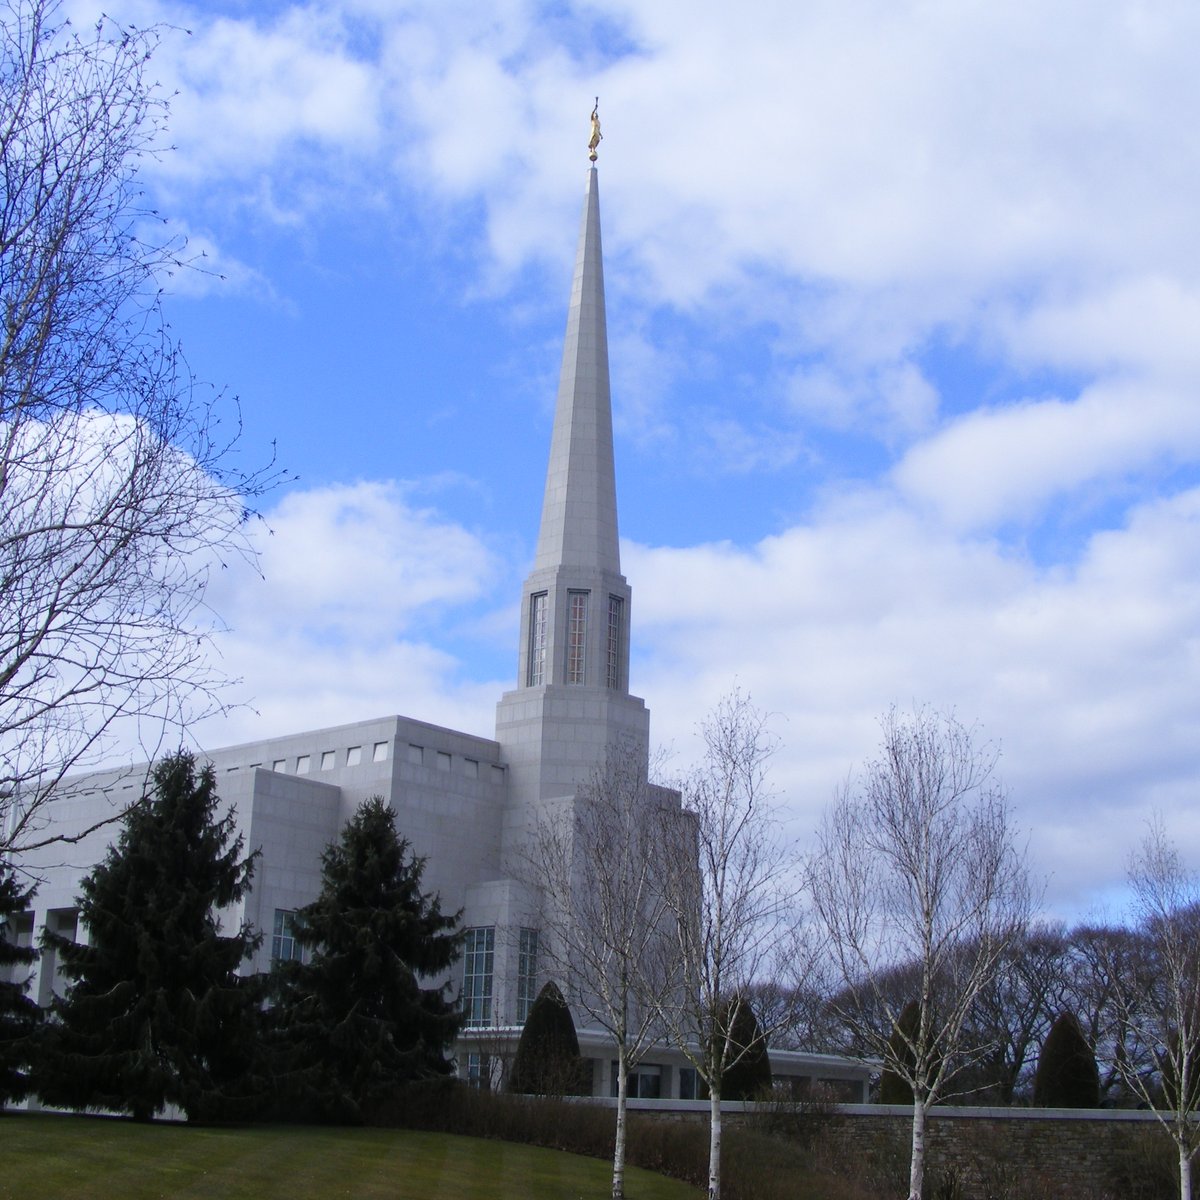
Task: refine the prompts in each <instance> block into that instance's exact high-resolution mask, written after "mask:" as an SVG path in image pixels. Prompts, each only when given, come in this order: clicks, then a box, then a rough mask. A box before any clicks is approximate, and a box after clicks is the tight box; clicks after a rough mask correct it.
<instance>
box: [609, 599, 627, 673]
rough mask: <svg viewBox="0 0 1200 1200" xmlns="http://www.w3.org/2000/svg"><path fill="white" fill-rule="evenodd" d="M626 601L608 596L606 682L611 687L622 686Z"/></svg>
mask: <svg viewBox="0 0 1200 1200" xmlns="http://www.w3.org/2000/svg"><path fill="white" fill-rule="evenodd" d="M623 608H624V601H623V600H622V599H621V597H620V596H609V598H608V654H607V656H606V658H607V667H606V672H605V673H606V676H607V679H606V683H607V685H608V686H609V687H610V688H619V687H620V686H621V618H622V616H623V615H624V614H623V612H622V610H623Z"/></svg>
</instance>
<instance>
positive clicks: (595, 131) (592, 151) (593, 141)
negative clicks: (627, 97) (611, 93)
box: [588, 96, 604, 162]
mask: <svg viewBox="0 0 1200 1200" xmlns="http://www.w3.org/2000/svg"><path fill="white" fill-rule="evenodd" d="M603 137H604V134H602V133H601V132H600V97H599V96H597V97H596V103H595V104H594V105H593V106H592V136H591V137H590V138H589V139H588V152H589V153H588V158H590V159H591V160H592V162H595V161H596V147H597V146H599V145H600V139H601V138H603Z"/></svg>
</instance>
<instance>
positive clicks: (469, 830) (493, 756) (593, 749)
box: [18, 165, 868, 1101]
mask: <svg viewBox="0 0 1200 1200" xmlns="http://www.w3.org/2000/svg"><path fill="white" fill-rule="evenodd" d="M632 615H633V614H632V594H631V591H630V587H629V585H628V583H627V582H626V580H625V577H624V576H623V575H622V574H621V562H620V550H619V545H618V533H617V500H616V482H615V472H614V465H613V435H612V416H611V403H610V393H609V373H608V340H607V333H606V325H605V305H604V273H603V262H602V252H601V241H600V207H599V190H598V179H597V171H596V168H595V166H594V165H593V166H592V167H591V168H590V169H589V170H588V173H587V188H586V199H585V203H584V210H583V220H582V228H581V231H580V237H579V248H578V256H577V260H576V264H575V273H574V282H573V286H572V291H571V301H570V309H569V314H568V318H567V330H566V341H565V346H564V351H563V363H562V373H561V377H560V382H559V390H558V402H557V409H556V412H555V418H554V429H553V435H552V440H551V445H550V456H549V466H548V470H547V474H546V487H545V499H544V503H543V508H542V517H541V530H540V534H539V537H538V543H537V554H536V558H535V560H534V563H533V568H532V570H531V572H530V574H529V576H528V578H527V579H526V581H525V584H524V591H523V594H522V601H521V618H520V636H519V655H518V665H517V678H516V686H515V687H514V688H513V690H511V691H508V692H505V693H504V695H503V696H501V698H500V700H499V703H498V704H497V709H496V728H495V735H494V737H492V738H485V737H479V736H476V735H474V734H470V733H463V732H461V731H459V730H455V729H446V728H443V727H440V726H437V725H432V724H429V723H427V722H424V721H421V720H418V719H415V718H412V717H403V716H384V717H378V718H376V719H373V720H366V721H359V722H356V723H353V724H348V725H339V726H334V727H331V728H327V729H317V730H311V731H307V732H301V733H294V734H288V735H286V736H283V737H274V738H269V739H265V740H263V741H259V742H252V743H248V744H245V745H240V746H231V747H228V748H225V749H220V750H215V751H212V752H210V753H208V754H207V755H206V756H205V757H206V758H207V759H208V760H209V761H211V762H212V764H213V766H214V768H215V770H216V773H217V783H218V791H219V793H220V796H221V798H222V800H223V801H224V802H225V803H226V804H228V805H229V806H230V808H231V809H233V810H234V811H235V813H236V814H237V821H238V827H239V830H240V832H241V833H242V835H243V837H244V839H245V847H246V849H247V851H249V850H259V851H261V858H260V860H259V863H258V866H257V868H256V871H255V875H254V886H253V891H252V892H251V893H250V894H249V895H248V896H247V897H246V899H245V900H244V902H243V904H242V906H241V909H240V910H239V911H238V912H234V913H230V914H228V918H229V921H230V922H231V924H236V923H237V922H239V921H241V920H246V921H248V922H249V923H251V924H252V925H254V926H255V927H257V928H258V929H259V930H261V931H262V933H263V935H264V936H263V940H262V944H261V946H260V948H259V950H258V952H257V954H256V956H255V957H254V959H253V960H252V961H251V962H249V963H248V964H247V966H246V968H245V969H246V970H247V971H265V970H267V969H269V967H270V965H271V960H272V959H275V958H287V957H291V956H293V955H295V954H297V953H299V947H298V946H297V945H296V944H295V942H294V941H293V936H292V935H293V932H294V925H293V919H294V914H295V911H296V910H297V909H298V908H301V907H302V906H303V905H305V904H307V903H309V902H310V901H312V900H313V899H315V897H316V895H317V892H318V890H319V888H320V881H321V853H322V851H323V850H324V848H325V847H326V846H327V845H328V844H329V843H330V842H333V841H335V840H337V838H338V836H339V833H340V830H341V827H342V826H343V824H344V823H345V822H346V821H347V820H348V819H349V818H350V817H351V816H352V815H353V813H354V811H355V810H356V809H357V807H358V806H359V804H360V803H361V802H362V801H364V800H366V799H368V798H369V797H371V796H375V795H379V796H382V797H383V798H384V799H385V801H386V802H387V803H388V804H390V805H391V807H392V808H393V809H394V810H395V812H396V813H397V827H398V829H399V831H400V833H401V834H402V835H403V836H404V837H405V838H407V839H408V840H409V842H410V843H411V845H412V847H413V849H414V851H415V852H416V853H417V854H419V855H422V856H423V857H424V858H425V859H426V867H425V876H424V887H425V890H427V891H429V892H436V893H437V894H438V895H439V896H440V898H441V904H442V910H443V911H444V912H454V911H456V910H458V909H460V908H461V910H462V913H463V917H462V925H463V928H464V930H465V936H464V949H463V956H462V958H461V960H460V961H459V963H458V965H457V967H456V968H455V973H456V976H457V977H456V978H453V979H452V980H451V982H452V983H453V984H454V986H455V987H456V988H461V995H462V1005H463V1008H464V1010H465V1012H466V1017H467V1028H466V1030H465V1032H464V1034H463V1036H462V1038H461V1040H460V1044H459V1053H458V1060H459V1069H460V1072H461V1073H462V1074H463V1075H466V1076H470V1077H476V1078H478V1077H481V1075H482V1076H483V1077H486V1075H487V1073H488V1070H487V1061H486V1060H487V1055H488V1053H489V1047H490V1046H491V1045H493V1044H495V1041H496V1039H497V1038H501V1039H502V1038H503V1037H504V1036H505V1035H507V1036H508V1037H509V1038H510V1039H511V1038H513V1037H515V1032H516V1031H519V1027H520V1026H521V1024H522V1023H523V1021H524V1020H525V1017H526V1014H527V1012H528V1010H529V1007H530V1004H531V1003H532V1000H533V998H534V997H535V996H536V995H537V992H538V990H539V989H540V987H541V986H542V984H543V983H545V982H546V979H547V967H548V966H549V962H548V956H547V955H546V954H545V953H543V954H541V955H539V940H540V939H543V938H544V935H543V933H542V931H541V930H540V929H539V928H538V920H537V912H538V908H539V905H538V903H537V897H536V895H534V894H532V891H533V889H531V888H529V887H528V886H527V885H525V884H522V883H521V882H520V879H519V876H520V875H521V871H520V869H519V864H520V863H521V861H522V860H523V858H524V857H525V855H524V851H525V847H526V845H527V839H528V837H529V835H530V830H531V829H532V828H533V827H534V825H535V824H536V822H537V819H538V816H539V812H540V811H541V810H542V809H543V807H544V806H547V805H553V806H556V807H558V806H561V805H563V804H569V803H571V801H572V799H573V798H574V797H575V796H576V794H577V792H578V789H579V787H580V785H581V784H582V783H583V782H584V781H585V780H586V779H587V778H588V776H589V774H590V773H591V772H593V771H594V770H595V769H597V768H598V767H602V766H603V764H604V763H605V761H606V756H608V755H609V754H610V752H611V748H613V747H617V746H619V747H621V748H622V752H632V753H634V754H637V755H640V757H641V769H642V771H643V772H644V771H645V768H646V759H647V755H648V747H649V712H648V710H647V708H646V705H645V703H644V702H643V701H642V700H641V699H639V698H638V697H637V696H634V695H633V694H631V692H630V690H629V683H630V680H629V631H630V622H631V619H632ZM145 773H146V767H145V764H138V765H125V766H123V767H120V768H116V769H113V770H110V771H106V772H97V773H92V774H89V775H87V776H83V777H77V778H76V779H74V780H72V781H69V786H68V787H67V788H66V789H65V794H64V796H63V798H62V799H60V800H56V801H55V804H54V805H53V806H52V809H53V811H54V813H55V817H54V820H55V821H56V822H57V823H59V824H60V825H61V826H63V827H65V828H69V829H74V830H78V829H85V828H87V827H88V826H89V825H91V824H94V823H95V822H96V821H97V820H99V819H101V818H102V817H103V816H104V815H105V814H106V813H107V812H109V811H111V806H112V805H113V804H114V803H116V804H117V805H120V806H123V805H124V804H125V803H127V802H128V801H129V800H131V799H133V798H134V796H136V795H137V794H138V791H139V790H140V789H141V788H142V787H143V784H144V780H145ZM115 836H116V831H115V829H114V828H113V827H112V826H109V827H107V828H101V829H100V830H99V831H97V832H95V833H93V834H91V835H89V836H88V837H87V838H86V839H85V840H83V841H81V842H80V843H78V844H76V845H68V846H61V845H60V846H53V847H50V848H47V849H46V850H44V851H41V852H40V853H39V854H36V855H30V856H27V857H26V858H25V859H24V860H23V863H22V865H23V866H24V867H25V868H27V869H29V870H30V871H31V872H32V873H33V874H34V875H35V876H37V877H38V878H40V879H41V880H42V882H41V883H40V885H39V887H38V891H37V895H36V897H35V901H34V903H35V905H36V908H35V909H34V911H31V912H27V913H25V914H23V916H22V918H21V920H20V923H19V926H18V936H19V939H20V940H21V941H23V942H26V943H29V942H36V941H37V940H38V938H39V936H40V932H41V930H42V928H44V927H49V928H51V929H53V930H56V931H58V932H60V933H69V934H71V935H72V936H74V937H77V938H81V939H82V938H86V930H85V929H83V928H80V927H79V923H78V921H77V917H76V901H75V897H76V895H77V893H78V890H79V881H80V879H81V878H82V877H83V875H85V874H86V873H87V871H88V870H89V869H90V868H91V866H92V865H93V864H94V863H96V862H98V861H99V860H100V859H101V858H102V857H103V854H104V852H105V849H106V847H107V846H108V844H109V843H110V842H111V841H112V840H113V839H114V838H115ZM68 859H69V860H70V861H65V860H68ZM59 986H61V980H60V977H59V975H58V973H57V971H56V964H55V961H54V954H53V951H50V950H47V951H44V952H43V955H42V958H41V962H40V964H39V965H38V967H37V974H36V975H35V977H34V979H33V982H32V984H31V987H32V989H33V991H32V994H33V995H34V996H35V997H36V998H37V999H38V1001H39V1002H40V1003H42V1004H46V1003H48V1002H49V1000H50V998H51V995H52V992H53V991H54V990H55V989H56V987H59ZM564 990H566V989H564ZM568 994H569V992H568ZM574 1015H575V1018H576V1022H577V1024H580V1023H581V1015H580V1014H579V1013H576V1014H574ZM580 1042H581V1047H582V1051H583V1053H584V1055H585V1057H590V1058H591V1059H592V1060H593V1063H592V1066H593V1071H592V1079H593V1091H594V1093H595V1094H596V1095H610V1094H614V1093H615V1082H614V1078H613V1073H612V1062H611V1060H612V1059H613V1058H614V1057H615V1056H614V1055H613V1054H611V1053H609V1051H608V1048H607V1046H606V1039H605V1036H604V1035H603V1034H602V1033H600V1031H595V1030H587V1029H582V1028H581V1029H580ZM771 1060H772V1067H773V1070H774V1071H775V1073H776V1075H777V1076H784V1077H802V1078H809V1079H816V1080H821V1081H825V1082H830V1083H833V1084H835V1086H836V1087H837V1089H838V1092H839V1094H840V1095H841V1096H842V1098H844V1099H846V1100H851V1101H857V1100H865V1099H866V1083H867V1074H868V1071H867V1068H866V1067H865V1066H864V1065H863V1064H861V1063H857V1062H852V1061H850V1060H846V1059H841V1058H837V1057H833V1056H826V1055H810V1054H800V1053H794V1052H779V1051H774V1050H773V1051H772V1052H771ZM631 1083H632V1087H631V1095H635V1096H636V1095H641V1096H650V1097H655V1096H661V1097H663V1098H667V1097H672V1098H683V1099H691V1098H695V1096H696V1094H697V1093H696V1084H695V1076H694V1073H691V1072H690V1071H689V1070H688V1069H687V1067H686V1064H685V1061H684V1059H683V1056H682V1055H681V1054H680V1053H679V1052H677V1051H675V1050H673V1049H671V1048H669V1047H666V1046H663V1047H661V1048H660V1049H656V1050H653V1051H651V1052H650V1054H648V1055H647V1056H646V1059H645V1061H644V1062H643V1063H642V1064H641V1065H640V1066H639V1067H638V1068H637V1071H636V1075H635V1076H634V1077H633V1079H632V1080H631Z"/></svg>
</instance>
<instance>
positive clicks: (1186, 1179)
mask: <svg viewBox="0 0 1200 1200" xmlns="http://www.w3.org/2000/svg"><path fill="white" fill-rule="evenodd" d="M1179 1200H1192V1156H1191V1154H1189V1153H1188V1151H1187V1150H1186V1149H1185V1148H1184V1147H1183V1146H1182V1145H1181V1146H1180V1147H1179Z"/></svg>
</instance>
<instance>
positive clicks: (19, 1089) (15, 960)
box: [0, 866, 41, 1108]
mask: <svg viewBox="0 0 1200 1200" xmlns="http://www.w3.org/2000/svg"><path fill="white" fill-rule="evenodd" d="M33 892H34V889H33V888H26V889H24V890H22V888H21V887H20V886H19V885H18V884H17V877H16V875H15V874H14V873H13V872H12V870H11V869H6V868H4V867H3V866H0V972H9V971H11V972H12V976H13V977H12V978H11V979H7V980H6V979H0V1108H3V1107H4V1105H5V1104H7V1103H8V1101H10V1100H20V1099H22V1098H23V1097H24V1096H25V1095H26V1094H27V1092H28V1090H29V1079H28V1075H27V1072H26V1064H27V1063H28V1062H29V1057H30V1054H31V1052H32V1040H33V1034H34V1031H35V1030H36V1028H37V1026H38V1021H39V1019H40V1017H41V1010H40V1009H39V1008H38V1006H37V1005H36V1004H35V1003H34V1002H33V1001H32V1000H31V999H30V998H29V997H28V996H27V995H26V994H25V990H26V988H27V987H28V983H29V980H28V978H27V973H25V972H23V971H22V968H24V967H28V966H29V964H30V963H32V962H33V961H34V960H35V959H36V958H37V951H36V950H34V949H33V947H31V946H29V947H25V946H18V945H17V944H16V942H15V940H14V935H13V919H14V918H15V917H16V915H17V914H18V913H21V912H24V911H25V909H26V908H28V907H29V903H30V901H31V900H32V899H33ZM13 968H15V970H13Z"/></svg>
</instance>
